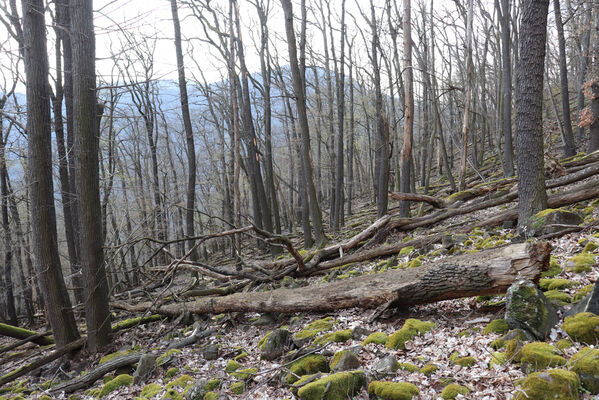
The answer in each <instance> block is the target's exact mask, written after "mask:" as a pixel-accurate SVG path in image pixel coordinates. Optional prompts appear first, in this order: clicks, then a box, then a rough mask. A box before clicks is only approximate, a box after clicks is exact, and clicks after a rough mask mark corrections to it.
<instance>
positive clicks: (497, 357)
mask: <svg viewBox="0 0 599 400" xmlns="http://www.w3.org/2000/svg"><path fill="white" fill-rule="evenodd" d="M506 362H507V359H506V357H505V353H501V352H498V351H494V352H493V353H491V361H490V362H489V368H491V367H493V365H503V364H505V363H506Z"/></svg>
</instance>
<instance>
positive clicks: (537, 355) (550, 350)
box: [520, 342, 566, 371]
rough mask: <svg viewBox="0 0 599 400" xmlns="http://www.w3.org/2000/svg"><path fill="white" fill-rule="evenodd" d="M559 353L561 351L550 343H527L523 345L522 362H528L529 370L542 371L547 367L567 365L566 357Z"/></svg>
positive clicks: (527, 367)
mask: <svg viewBox="0 0 599 400" xmlns="http://www.w3.org/2000/svg"><path fill="white" fill-rule="evenodd" d="M559 354H561V352H560V351H559V350H558V349H557V348H555V347H553V346H552V345H550V344H549V343H544V342H533V343H527V344H525V345H524V346H523V347H522V350H521V353H520V362H522V364H526V369H527V370H528V371H540V370H543V369H545V368H547V367H557V366H560V365H565V364H566V359H565V358H564V357H562V356H560V355H559Z"/></svg>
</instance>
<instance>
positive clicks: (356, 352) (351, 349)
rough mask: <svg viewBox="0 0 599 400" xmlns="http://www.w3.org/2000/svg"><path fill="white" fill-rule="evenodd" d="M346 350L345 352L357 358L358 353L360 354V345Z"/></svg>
mask: <svg viewBox="0 0 599 400" xmlns="http://www.w3.org/2000/svg"><path fill="white" fill-rule="evenodd" d="M346 350H347V351H351V352H352V353H354V355H356V356H359V355H360V353H361V352H362V345H361V344H357V345H355V346H351V347H348V348H347V349H346Z"/></svg>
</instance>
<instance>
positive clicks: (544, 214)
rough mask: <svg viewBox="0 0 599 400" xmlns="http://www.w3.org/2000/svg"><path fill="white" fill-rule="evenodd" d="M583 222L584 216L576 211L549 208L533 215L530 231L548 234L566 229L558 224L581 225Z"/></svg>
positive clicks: (535, 233) (536, 233) (531, 232)
mask: <svg viewBox="0 0 599 400" xmlns="http://www.w3.org/2000/svg"><path fill="white" fill-rule="evenodd" d="M582 222H583V219H582V217H581V216H580V215H578V214H576V213H573V212H571V211H566V210H561V209H550V208H548V209H546V210H543V211H540V212H538V213H537V214H536V215H535V216H534V217H532V220H531V222H530V226H529V228H528V233H529V234H530V235H532V236H538V235H546V234H549V233H555V232H559V231H561V230H562V229H564V228H563V226H561V227H560V226H557V225H580V224H582Z"/></svg>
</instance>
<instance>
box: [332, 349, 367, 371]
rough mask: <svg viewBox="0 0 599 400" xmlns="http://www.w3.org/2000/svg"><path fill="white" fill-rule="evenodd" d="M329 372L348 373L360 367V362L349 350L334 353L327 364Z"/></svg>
mask: <svg viewBox="0 0 599 400" xmlns="http://www.w3.org/2000/svg"><path fill="white" fill-rule="evenodd" d="M329 366H330V368H331V371H334V372H339V371H350V370H355V369H357V368H359V367H360V360H358V357H356V355H355V354H354V353H352V352H351V351H349V350H341V351H338V352H336V353H335V355H334V356H333V359H332V360H331V362H330V364H329Z"/></svg>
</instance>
